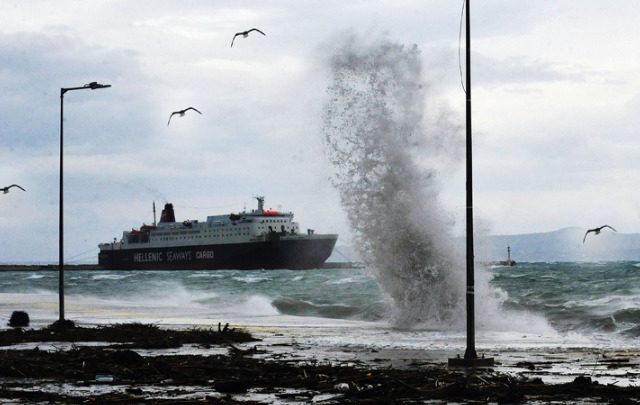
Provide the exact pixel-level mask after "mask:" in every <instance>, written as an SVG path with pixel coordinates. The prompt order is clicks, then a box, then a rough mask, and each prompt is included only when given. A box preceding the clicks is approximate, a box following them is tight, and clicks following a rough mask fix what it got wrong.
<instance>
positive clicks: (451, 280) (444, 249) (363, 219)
mask: <svg viewBox="0 0 640 405" xmlns="http://www.w3.org/2000/svg"><path fill="white" fill-rule="evenodd" d="M342 38H343V40H342V42H341V43H340V44H339V46H338V47H337V48H334V50H333V51H332V52H331V54H330V57H329V67H330V71H331V75H332V78H331V83H330V85H329V87H328V97H329V100H328V101H327V103H326V105H325V108H324V123H323V134H324V138H325V143H326V146H327V148H326V149H327V154H328V157H329V160H330V161H331V163H332V164H333V165H334V167H335V175H334V176H333V179H332V180H333V183H334V185H335V186H336V187H337V189H338V191H339V193H340V198H341V202H342V205H343V207H344V208H345V210H346V212H347V215H348V218H349V220H350V222H351V224H350V225H351V228H352V230H353V233H354V242H355V243H356V246H357V247H358V249H359V251H360V254H361V257H362V259H363V260H364V262H365V264H366V266H367V268H369V269H371V270H372V271H373V273H374V275H375V276H376V278H377V279H378V282H379V284H380V286H381V287H382V289H383V290H384V292H385V293H386V294H387V295H388V296H389V297H390V298H391V300H392V304H393V308H394V316H393V319H394V320H395V321H396V324H397V325H398V326H400V327H410V326H413V325H416V324H418V323H419V324H421V325H423V326H427V327H442V326H443V325H449V326H450V325H456V326H459V325H460V323H461V322H462V321H463V319H464V318H463V315H464V308H463V300H462V298H463V292H464V287H463V282H462V275H463V274H464V271H463V268H464V266H463V264H462V263H460V261H459V260H457V259H456V255H455V254H454V252H453V246H452V242H451V236H450V228H451V226H450V224H448V223H447V218H448V214H447V213H446V212H445V211H444V209H443V208H442V207H441V204H440V203H439V201H438V186H437V182H436V174H437V167H435V166H433V165H432V166H426V165H425V160H424V157H425V156H428V157H434V156H437V155H438V153H441V152H442V149H443V148H442V141H443V139H446V138H447V137H449V138H451V139H460V138H461V132H460V131H461V128H460V127H459V126H455V125H448V124H446V125H445V124H443V123H447V122H450V121H447V120H446V119H444V120H443V119H440V120H439V124H438V125H436V126H434V127H433V128H432V127H431V126H429V128H430V129H427V128H426V127H425V124H424V122H425V117H424V112H425V99H426V96H427V87H426V86H425V85H424V83H423V78H422V65H421V61H420V52H419V50H418V48H417V46H415V45H413V46H409V47H406V46H403V45H401V44H397V43H393V42H391V41H389V40H387V39H384V38H383V39H378V40H375V41H374V42H363V41H362V40H360V39H358V38H357V37H356V36H355V35H346V36H343V37H342ZM345 38H346V39H345ZM441 118H442V117H441ZM435 161H436V160H434V159H428V162H431V163H432V164H433V162H435Z"/></svg>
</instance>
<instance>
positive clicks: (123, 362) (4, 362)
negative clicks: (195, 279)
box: [0, 324, 640, 404]
mask: <svg viewBox="0 0 640 405" xmlns="http://www.w3.org/2000/svg"><path fill="white" fill-rule="evenodd" d="M47 342H48V343H47ZM61 342H67V344H68V343H69V342H71V343H73V344H72V345H67V347H66V348H65V349H60V348H59V349H56V344H60V343H61ZM90 342H100V344H99V345H97V343H93V344H92V343H90ZM27 343H34V344H32V345H31V346H30V347H29V348H26V349H25V347H26V346H28V345H27ZM16 344H20V345H18V346H13V347H7V346H11V345H16ZM0 345H1V346H4V347H0V383H1V385H0V401H3V402H23V403H34V402H41V403H118V402H119V403H158V404H162V403H185V404H186V403H202V402H211V403H224V404H229V403H243V404H257V403H311V402H315V403H323V404H336V403H340V404H342V403H354V404H377V403H422V402H423V401H426V400H435V401H443V402H445V401H453V402H466V403H487V402H494V403H525V402H531V401H533V402H539V403H547V402H552V401H558V402H566V403H575V402H579V401H586V402H591V403H616V404H635V403H640V388H638V387H618V386H616V385H613V384H609V385H605V384H599V383H598V382H596V381H594V380H592V379H591V378H590V377H588V376H581V377H577V378H575V379H574V380H573V381H571V382H569V383H563V384H545V383H543V382H542V380H541V379H540V378H533V379H529V378H526V377H524V376H522V375H518V374H507V373H498V372H496V371H493V370H491V369H483V370H475V371H469V370H464V369H462V370H461V369H449V368H448V367H447V365H446V364H424V363H422V364H416V365H415V366H411V367H403V368H401V369H399V368H393V367H388V366H381V367H375V366H371V365H370V364H365V363H358V362H354V361H350V362H348V363H340V362H324V363H323V362H317V361H309V360H300V361H296V360H291V359H288V360H283V359H278V358H274V357H271V358H270V356H268V355H267V356H265V351H264V350H263V349H261V348H260V346H259V343H258V342H257V341H256V339H254V338H252V336H251V335H249V334H248V333H246V332H243V331H240V330H234V329H233V328H230V327H228V326H227V327H226V328H225V327H224V326H222V325H219V326H218V327H217V328H215V329H190V330H167V329H161V328H159V327H157V326H154V325H145V324H122V325H112V326H100V327H76V326H74V325H73V324H69V325H60V324H54V325H51V326H49V327H47V328H43V329H38V330H33V329H25V330H22V329H10V330H3V331H0ZM185 346H189V347H194V348H197V349H198V350H197V353H198V354H188V352H189V350H186V351H185V354H181V352H180V351H177V352H172V353H171V354H166V353H165V352H164V351H163V350H164V349H168V348H180V347H185ZM52 347H53V349H52ZM43 348H45V349H43ZM221 349H223V350H222V351H221ZM203 353H204V354H203ZM221 353H222V354H221ZM535 366H536V365H535V364H531V367H535Z"/></svg>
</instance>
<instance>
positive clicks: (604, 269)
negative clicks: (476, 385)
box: [0, 262, 640, 349]
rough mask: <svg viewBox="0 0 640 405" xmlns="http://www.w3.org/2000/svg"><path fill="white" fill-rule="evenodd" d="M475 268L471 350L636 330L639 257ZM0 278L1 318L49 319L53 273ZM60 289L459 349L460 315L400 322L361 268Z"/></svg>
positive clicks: (149, 310) (341, 336)
mask: <svg viewBox="0 0 640 405" xmlns="http://www.w3.org/2000/svg"><path fill="white" fill-rule="evenodd" d="M479 271H481V272H484V274H485V275H486V277H487V278H488V285H487V287H486V289H487V291H486V292H485V293H483V294H480V295H478V296H477V297H476V302H475V305H476V312H477V313H476V329H477V332H476V334H477V339H478V345H479V346H480V347H486V348H499V347H515V346H523V347H559V346H571V345H573V346H589V345H596V346H597V345H600V346H610V347H623V346H632V345H633V344H634V342H635V340H636V339H637V337H638V335H639V334H640V305H639V304H640V267H639V265H638V264H637V263H634V262H610V263H521V264H518V265H517V266H514V267H489V268H481V269H479ZM1 276H2V279H1V281H0V324H1V325H2V326H3V327H6V325H7V322H8V319H9V317H10V315H11V313H12V311H14V310H23V311H26V312H27V313H28V314H29V316H30V318H31V325H32V326H35V327H37V326H44V325H47V324H50V323H52V322H54V321H55V320H57V319H58V317H59V308H58V305H59V291H58V282H59V275H58V272H57V271H35V272H11V271H7V272H2V273H1ZM64 287H65V290H64V291H65V292H64V299H65V318H67V319H71V320H74V321H75V322H77V323H84V324H107V323H123V322H144V323H154V324H158V325H162V326H167V327H193V326H199V327H213V328H215V327H217V325H218V323H219V322H220V323H222V324H226V323H230V325H231V326H234V327H245V328H249V329H250V330H251V329H253V330H256V331H264V330H268V331H270V332H273V333H278V331H279V333H289V332H291V333H293V334H294V335H295V334H300V333H302V334H303V335H305V338H309V339H314V341H317V342H321V343H325V344H336V345H347V346H348V345H358V344H366V345H368V346H371V347H374V348H376V347H377V348H411V349H429V348H431V349H444V348H448V347H457V346H460V347H464V336H465V328H464V326H463V327H460V326H458V323H452V324H451V325H449V326H443V325H442V324H441V323H440V322H438V321H437V320H434V322H433V323H430V322H428V321H425V322H422V323H420V324H415V325H413V326H411V327H408V328H401V327H398V325H397V324H396V323H395V322H394V321H393V316H394V315H393V314H394V312H393V311H392V310H391V309H392V306H393V303H392V301H391V298H390V297H389V296H387V295H385V294H384V292H383V290H382V289H381V288H380V287H379V284H378V282H377V280H376V278H375V273H372V272H371V271H369V270H368V269H367V268H358V269H318V270H308V271H292V270H250V271H247V270H242V271H241V270H217V271H206V270H198V271H195V270H194V271H184V270H182V271H114V270H104V271H66V272H65V274H64ZM488 297H491V299H489V298H488ZM487 303H490V304H489V306H488V307H486V305H487ZM293 337H296V336H293ZM298 337H300V336H298Z"/></svg>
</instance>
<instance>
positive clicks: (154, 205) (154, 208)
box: [153, 201, 156, 226]
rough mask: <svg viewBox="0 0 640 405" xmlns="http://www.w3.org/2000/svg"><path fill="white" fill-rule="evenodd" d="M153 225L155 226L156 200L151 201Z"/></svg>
mask: <svg viewBox="0 0 640 405" xmlns="http://www.w3.org/2000/svg"><path fill="white" fill-rule="evenodd" d="M153 226H156V202H155V201H154V202H153Z"/></svg>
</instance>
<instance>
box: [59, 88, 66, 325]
mask: <svg viewBox="0 0 640 405" xmlns="http://www.w3.org/2000/svg"><path fill="white" fill-rule="evenodd" d="M66 91H67V89H60V203H59V204H60V205H59V210H60V211H59V213H58V299H59V309H60V310H59V313H60V317H59V318H58V319H59V320H60V322H62V321H64V214H63V204H62V201H63V192H62V190H63V188H62V185H63V181H62V176H63V171H62V159H63V158H62V157H63V156H64V154H63V153H62V145H63V128H64V124H63V120H64V107H63V105H64V93H65V92H66Z"/></svg>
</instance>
